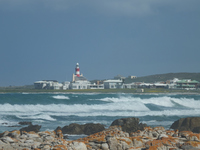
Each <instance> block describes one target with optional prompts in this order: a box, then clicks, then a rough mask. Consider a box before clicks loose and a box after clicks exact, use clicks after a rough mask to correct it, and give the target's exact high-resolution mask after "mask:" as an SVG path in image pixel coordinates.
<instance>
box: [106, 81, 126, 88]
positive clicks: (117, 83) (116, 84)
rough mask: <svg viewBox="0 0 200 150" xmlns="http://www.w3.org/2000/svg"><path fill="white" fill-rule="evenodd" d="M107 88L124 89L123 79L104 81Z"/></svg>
mask: <svg viewBox="0 0 200 150" xmlns="http://www.w3.org/2000/svg"><path fill="white" fill-rule="evenodd" d="M104 88H105V89H122V88H123V81H122V80H106V81H104Z"/></svg>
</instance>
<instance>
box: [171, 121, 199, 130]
mask: <svg viewBox="0 0 200 150" xmlns="http://www.w3.org/2000/svg"><path fill="white" fill-rule="evenodd" d="M170 128H171V129H174V130H177V129H178V130H179V131H192V132H195V133H200V117H188V118H181V119H179V120H177V121H175V122H174V123H173V124H172V125H171V127H170Z"/></svg>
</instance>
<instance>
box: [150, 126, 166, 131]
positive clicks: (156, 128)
mask: <svg viewBox="0 0 200 150" xmlns="http://www.w3.org/2000/svg"><path fill="white" fill-rule="evenodd" d="M153 129H154V130H163V131H164V130H165V128H164V127H162V126H159V127H154V128H153Z"/></svg>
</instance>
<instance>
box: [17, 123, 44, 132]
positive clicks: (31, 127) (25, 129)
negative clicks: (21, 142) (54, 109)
mask: <svg viewBox="0 0 200 150" xmlns="http://www.w3.org/2000/svg"><path fill="white" fill-rule="evenodd" d="M40 128H41V126H39V125H32V124H31V125H29V126H28V127H24V128H21V129H20V132H22V131H26V132H30V131H34V132H39V131H40Z"/></svg>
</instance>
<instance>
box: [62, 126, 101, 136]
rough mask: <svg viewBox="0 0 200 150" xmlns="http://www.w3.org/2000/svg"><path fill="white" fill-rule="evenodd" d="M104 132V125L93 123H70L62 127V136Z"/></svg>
mask: <svg viewBox="0 0 200 150" xmlns="http://www.w3.org/2000/svg"><path fill="white" fill-rule="evenodd" d="M103 130H105V127H104V125H102V124H99V123H98V124H94V123H87V124H84V125H79V124H76V123H72V124H70V125H69V126H64V127H63V128H62V132H63V134H86V135H90V134H94V133H96V132H100V131H103Z"/></svg>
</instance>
